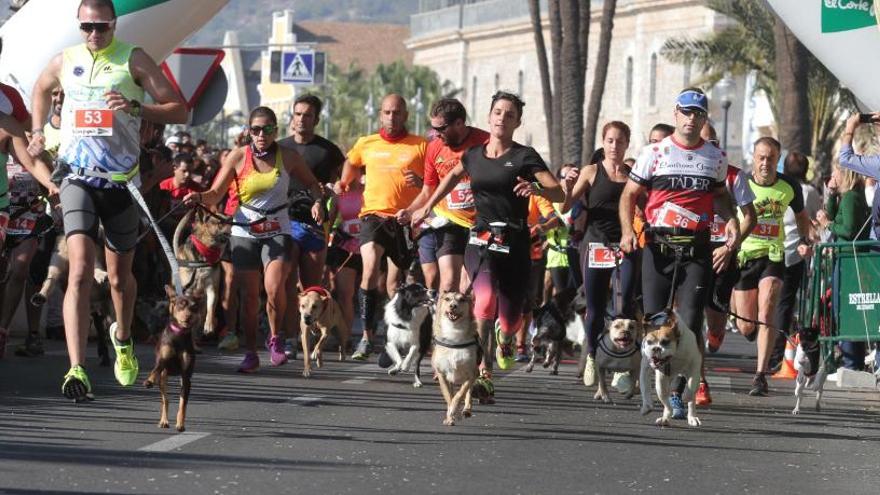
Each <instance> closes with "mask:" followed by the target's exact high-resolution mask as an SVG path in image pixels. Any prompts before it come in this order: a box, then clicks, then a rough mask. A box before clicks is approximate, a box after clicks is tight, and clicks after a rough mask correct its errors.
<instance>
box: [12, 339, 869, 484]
mask: <svg viewBox="0 0 880 495" xmlns="http://www.w3.org/2000/svg"><path fill="white" fill-rule="evenodd" d="M11 351H12V348H10V352H8V353H7V357H6V359H4V360H0V491H3V492H9V493H36V492H45V491H51V492H59V493H107V492H110V493H188V494H196V493H247V494H251V495H253V494H261V493H309V494H316V493H371V492H385V493H391V492H396V491H401V490H406V492H407V493H463V492H476V493H504V494H506V495H510V494H517V493H530V494H536V493H537V494H541V493H559V494H567V493H630V492H654V493H674V492H679V493H801V494H802V493H828V492H832V491H834V492H838V493H848V494H857V493H872V494H873V493H877V474H878V470H880V467H878V466H880V461H878V457H880V442H878V439H880V422H878V414H880V395H878V394H877V393H876V392H854V391H844V390H839V389H837V388H836V387H835V386H834V385H833V384H832V385H829V386H828V389H827V393H826V397H827V400H826V402H825V408H824V409H823V411H822V412H821V413H816V412H815V411H813V409H812V407H813V400H812V398H810V399H807V400H806V403H805V406H806V408H805V410H804V411H803V412H802V413H801V415H800V416H796V417H795V416H792V415H791V414H790V411H791V408H792V406H793V398H792V397H791V390H792V387H793V382H791V381H779V380H772V381H771V394H772V395H771V397H768V398H753V397H749V396H748V395H746V391H747V388H748V385H749V382H750V379H751V374H750V373H749V370H751V369H752V365H751V364H750V363H751V362H752V361H753V360H752V359H751V356H753V353H754V351H753V348H751V347H750V346H749V345H747V344H746V342H745V341H744V339H742V338H741V337H739V336H738V335H729V336H728V342H726V343H725V347H723V348H722V352H721V353H720V354H719V355H716V356H714V357H712V358H711V360H710V369H711V370H712V371H711V373H710V381H711V383H712V384H713V385H714V387H713V396H714V404H713V405H712V406H711V407H709V408H705V409H700V410H699V415H700V417H701V419H702V420H703V426H702V427H700V428H691V427H688V426H687V424H686V422H685V421H676V422H675V424H674V427H670V428H659V427H657V426H655V425H654V419H655V417H656V414H657V413H656V412H655V413H651V415H650V416H647V417H645V416H641V415H640V414H639V412H638V403H637V399H635V398H634V399H631V400H626V399H624V398H623V397H622V396H620V395H619V394H616V392H614V398H615V400H616V404H615V405H605V404H601V403H596V402H595V401H593V399H592V395H593V390H587V389H585V388H584V387H583V385H582V384H579V383H578V382H577V381H576V380H575V378H574V367H575V365H574V364H573V363H571V362H568V363H566V364H564V365H563V366H562V367H561V368H560V375H559V376H550V375H548V374H547V373H546V371H544V370H543V369H536V371H535V372H534V373H532V374H527V373H525V372H524V371H523V370H521V369H519V370H516V371H513V372H510V373H506V374H505V373H499V374H498V376H496V390H497V399H498V402H497V404H495V405H492V406H479V405H478V406H476V407H475V411H474V412H475V414H474V417H472V418H470V419H466V420H463V421H461V422H459V424H458V425H456V426H454V427H445V426H443V425H442V423H441V421H442V418H443V414H444V413H443V409H444V407H443V404H442V399H441V397H440V392H439V389H438V387H437V386H436V384H434V383H430V382H429V383H427V384H426V386H425V387H423V388H421V389H414V388H413V387H412V385H411V379H412V378H411V376H410V375H399V376H396V377H389V376H388V375H386V374H385V373H384V371H383V370H380V369H379V368H378V367H377V366H376V364H375V361H373V362H371V363H366V364H365V363H356V362H352V361H348V362H345V363H339V362H337V361H335V358H331V359H330V360H329V362H328V363H327V364H326V365H325V367H324V368H323V369H320V370H317V372H315V373H314V374H313V376H312V378H311V379H304V378H302V376H301V375H300V373H301V371H302V364H301V362H296V363H293V364H288V365H286V366H283V367H280V368H270V367H268V366H267V367H264V368H262V369H261V370H260V371H259V372H258V373H257V374H254V375H241V374H237V373H235V372H234V370H235V368H236V366H237V364H238V361H239V360H240V357H241V356H240V354H237V353H236V354H233V355H223V354H219V353H218V352H217V351H216V350H215V349H212V348H209V349H207V350H206V351H205V354H203V355H202V356H200V358H199V361H198V364H197V370H196V376H195V379H194V385H193V394H192V401H191V404H190V408H189V414H188V421H187V431H186V432H185V433H183V434H178V433H176V432H174V430H173V429H172V430H160V429H159V428H157V427H156V422H157V421H158V418H159V396H158V392H157V391H156V390H146V389H144V388H142V387H141V386H136V387H133V388H130V389H123V388H122V387H120V386H118V385H117V384H116V383H115V381H114V379H113V373H112V370H111V369H110V368H99V367H98V366H97V362H96V359H93V360H91V361H90V362H89V367H88V370H89V372H90V376H91V378H92V382H93V385H94V387H95V393H96V396H97V400H96V401H95V402H92V403H88V404H79V405H77V404H74V403H72V402H69V401H67V400H65V399H64V398H63V397H62V396H61V394H60V384H61V377H62V375H63V373H64V372H65V371H66V368H67V359H66V355H65V353H64V350H63V347H62V346H61V344H60V343H57V342H53V343H51V345H50V346H49V351H50V352H49V353H48V354H47V355H46V356H44V357H42V358H36V359H25V358H18V357H14V356H11V354H12V352H11ZM90 352H91V354H92V355H93V356H94V355H95V351H94V349H91V350H90ZM138 354H139V356H140V362H141V369H142V379H143V376H144V370H146V369H149V367H151V365H152V354H151V349H149V348H148V346H146V345H140V346H139V348H138ZM331 357H332V355H331ZM262 358H263V363H267V362H268V359H267V356H266V355H265V354H264V355H263V356H262ZM374 359H375V358H374ZM424 366H425V371H424V373H423V376H425V374H427V377H428V378H430V372H428V371H427V367H428V363H427V361H426V362H425V363H424ZM176 389H177V387H176V386H175V387H172V399H173V400H172V407H171V417H172V426H173V415H174V414H175V411H176V400H177V395H176V393H177V390H176Z"/></svg>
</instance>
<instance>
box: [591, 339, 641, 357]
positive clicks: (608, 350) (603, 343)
mask: <svg viewBox="0 0 880 495" xmlns="http://www.w3.org/2000/svg"><path fill="white" fill-rule="evenodd" d="M609 340H610V337H609V335H608V334H607V333H606V334H604V335H603V336H602V338H600V339H599V349H601V350H602V352H604V353H605V354H606V355H608V356H609V357H611V358H613V359H620V360H624V359H627V358H630V357H632V356H633V354H636V353H638V352H639V349H641V348H642V343H641V342H639V341H638V340H636V341H634V342H635V344H634V345H633V346H632V349H629V350H627V351H623V352H620V351H616V350H614V348H613V347H612V346H611V345H610V344H609Z"/></svg>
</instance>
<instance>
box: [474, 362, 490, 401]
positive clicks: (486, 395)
mask: <svg viewBox="0 0 880 495" xmlns="http://www.w3.org/2000/svg"><path fill="white" fill-rule="evenodd" d="M471 395H473V396H474V397H476V398H477V401H479V403H480V404H494V403H495V385H494V384H492V373H491V372H490V371H488V370H482V371H481V372H480V377H479V378H477V379H476V380H474V385H473V386H472V387H471Z"/></svg>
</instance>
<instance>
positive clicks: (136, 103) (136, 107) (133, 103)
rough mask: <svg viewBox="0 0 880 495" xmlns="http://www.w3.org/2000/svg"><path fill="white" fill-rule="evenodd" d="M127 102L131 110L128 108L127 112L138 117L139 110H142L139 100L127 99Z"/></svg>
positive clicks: (139, 114)
mask: <svg viewBox="0 0 880 495" xmlns="http://www.w3.org/2000/svg"><path fill="white" fill-rule="evenodd" d="M128 104H129V105H130V106H131V110H129V112H128V113H129V115H131V116H132V117H140V116H141V110H143V107H142V106H141V102H139V101H137V100H128Z"/></svg>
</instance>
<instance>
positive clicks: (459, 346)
mask: <svg viewBox="0 0 880 495" xmlns="http://www.w3.org/2000/svg"><path fill="white" fill-rule="evenodd" d="M433 340H434V343H435V344H437V345H439V346H440V347H447V348H449V349H465V348H468V347H473V346H477V347H479V346H480V343H479V342H477V339H474V340H472V341H470V342H464V343H461V344H455V343H453V342H447V341H445V340H443V339H438V338H437V337H434V338H433Z"/></svg>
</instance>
